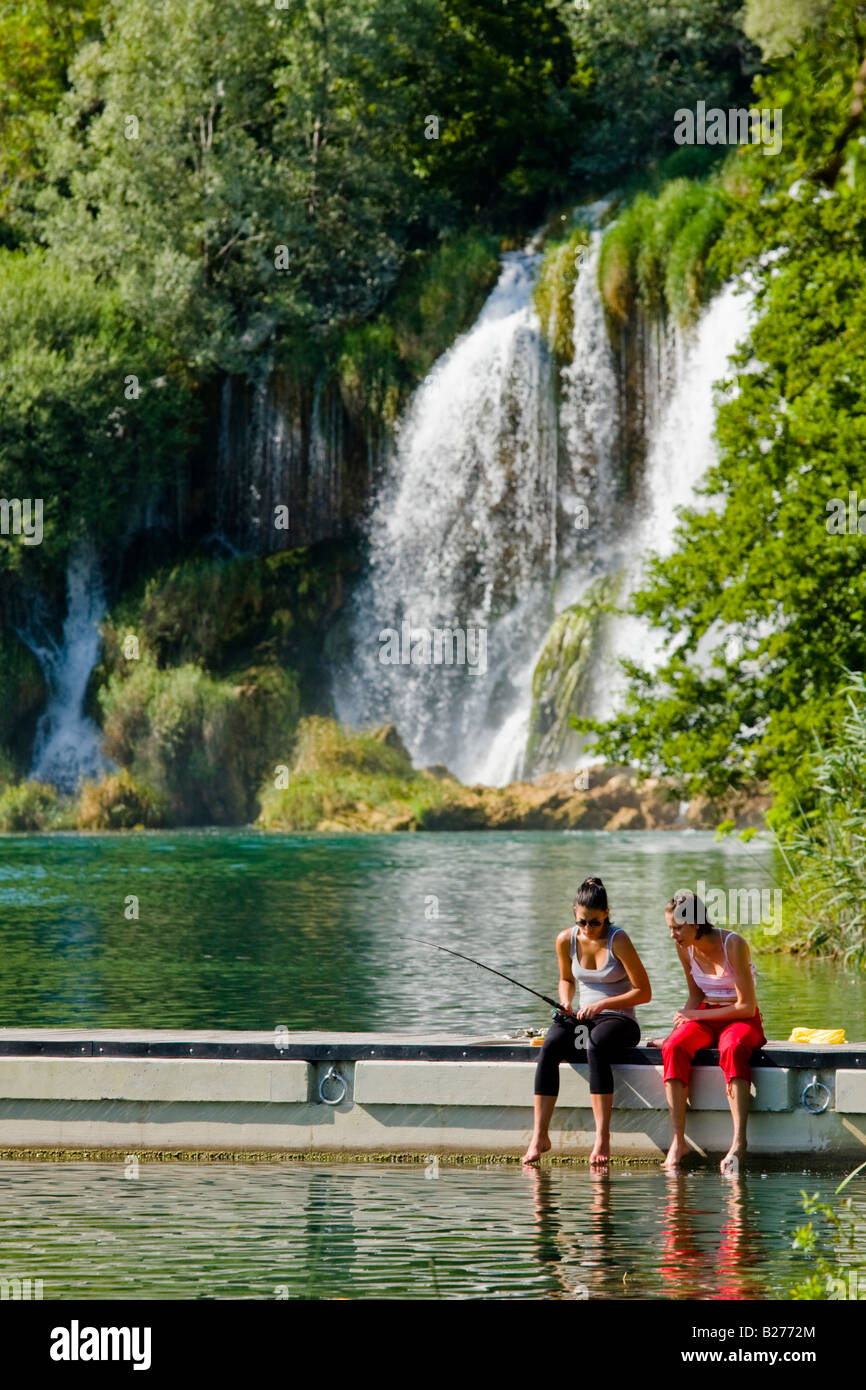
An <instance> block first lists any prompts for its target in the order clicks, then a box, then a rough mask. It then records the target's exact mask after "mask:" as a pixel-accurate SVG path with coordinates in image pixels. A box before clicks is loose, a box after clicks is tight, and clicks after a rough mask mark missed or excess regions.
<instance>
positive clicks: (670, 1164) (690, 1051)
mask: <svg viewBox="0 0 866 1390" xmlns="http://www.w3.org/2000/svg"><path fill="white" fill-rule="evenodd" d="M715 1040H716V1039H715V1034H714V1032H713V1030H712V1029H711V1028H706V1027H704V1025H703V1024H702V1023H696V1022H695V1021H694V1020H693V1019H690V1020H689V1021H688V1023H681V1024H680V1025H679V1027H678V1028H675V1029H674V1031H673V1032H672V1033H671V1034H670V1036H669V1037H667V1038H665V1040H664V1042H663V1043H662V1057H663V1058H664V1064H665V1065H664V1078H665V1096H666V1097H667V1102H668V1113H669V1114H670V1119H671V1131H672V1134H673V1138H672V1139H671V1146H670V1148H669V1149H668V1152H667V1157H666V1158H665V1161H664V1163H663V1164H662V1167H663V1168H667V1169H669V1170H670V1171H675V1170H676V1169H677V1168H678V1167H679V1166H680V1164H681V1163H682V1161H683V1159H684V1158H685V1157H686V1155H687V1154H688V1153H689V1152H690V1150H689V1146H688V1144H687V1143H686V1101H687V1100H688V1085H689V1076H690V1074H691V1069H692V1058H693V1057H694V1055H695V1053H696V1052H698V1051H700V1049H701V1048H702V1047H711V1046H712V1044H713V1043H714V1042H715Z"/></svg>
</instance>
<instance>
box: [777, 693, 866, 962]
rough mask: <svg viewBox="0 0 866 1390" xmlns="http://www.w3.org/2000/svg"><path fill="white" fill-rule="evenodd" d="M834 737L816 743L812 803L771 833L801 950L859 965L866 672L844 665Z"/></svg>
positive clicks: (863, 921) (864, 930) (865, 836)
mask: <svg viewBox="0 0 866 1390" xmlns="http://www.w3.org/2000/svg"><path fill="white" fill-rule="evenodd" d="M847 675H848V679H849V685H848V686H847V687H846V688H845V691H844V692H843V693H845V694H847V697H848V713H847V715H846V717H845V718H844V720H843V722H842V727H841V730H840V736H839V739H838V741H837V742H836V743H835V744H833V746H832V747H830V748H827V749H822V748H820V747H819V749H818V752H817V754H816V756H815V759H814V778H815V784H816V786H817V789H818V796H819V804H818V809H817V811H815V812H812V813H811V814H809V815H807V814H805V813H802V814H801V815H800V816H799V818H794V819H793V820H792V821H791V822H790V824H789V825H787V826H786V827H785V828H784V829H780V830H779V831H778V832H777V840H778V844H779V848H780V850H781V851H782V854H783V856H784V858H785V862H786V865H787V867H788V872H789V880H788V883H787V884H786V886H785V889H784V894H785V897H784V901H785V926H786V929H787V931H788V933H789V934H790V936H791V938H792V944H793V945H795V946H799V947H800V949H801V950H803V951H804V952H809V953H812V954H820V955H829V956H838V957H840V958H841V959H842V961H843V963H844V964H845V965H857V966H860V967H861V968H866V673H863V672H855V671H848V673H847Z"/></svg>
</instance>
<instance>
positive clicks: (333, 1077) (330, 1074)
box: [319, 1066, 349, 1105]
mask: <svg viewBox="0 0 866 1390" xmlns="http://www.w3.org/2000/svg"><path fill="white" fill-rule="evenodd" d="M329 1081H336V1082H337V1083H338V1085H339V1086H341V1087H342V1090H341V1091H340V1094H339V1095H338V1096H335V1097H334V1098H333V1099H331V1098H330V1097H328V1096H326V1095H325V1087H326V1086H327V1084H328V1082H329ZM348 1089H349V1085H348V1082H347V1081H346V1079H345V1077H343V1076H341V1075H340V1073H339V1072H338V1071H337V1069H336V1067H333V1066H331V1067H328V1070H327V1071H326V1072H325V1075H324V1076H323V1077H322V1079H321V1081H320V1082H319V1100H321V1101H323V1102H324V1103H325V1105H339V1104H340V1101H341V1100H345V1099H346V1092H347V1091H348Z"/></svg>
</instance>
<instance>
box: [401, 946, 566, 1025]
mask: <svg viewBox="0 0 866 1390" xmlns="http://www.w3.org/2000/svg"><path fill="white" fill-rule="evenodd" d="M412 939H413V941H420V942H421V944H422V946H432V947H433V949H434V951H445V952H446V953H447V954H448V955H449V956H459V958H460V959H461V960H468V962H469V964H470V965H477V966H478V968H479V970H489V971H490V974H491V975H498V976H499V978H500V980H507V981H508V983H509V984H510V985H517V988H518V989H525V990H526V992H527V994H534V995H535V997H536V999H543V1000H544V1002H545V1004H552V1005H553V1007H554V1008H555V1009H556V1013H557V1014H558V1015H561V1016H562V1018H563V1019H568V1018H569V1017H570V1016H569V1015H568V1014H567V1013H566V1011H565V1009H564V1007H563V1005H562V1004H561V1003H560V1001H559V1000H558V999H551V997H550V995H549V994H539V992H538V990H537V989H532V988H531V987H530V986H529V985H524V984H521V982H520V980H515V979H513V978H512V976H511V975H506V974H505V973H504V972H503V971H502V970H494V969H493V966H492V965H485V964H484V962H483V960H475V959H473V957H472V956H464V954H463V952H462V951H452V950H451V948H450V946H440V945H439V943H438V941H428V940H427V939H426V937H423V936H414V935H413V938H412Z"/></svg>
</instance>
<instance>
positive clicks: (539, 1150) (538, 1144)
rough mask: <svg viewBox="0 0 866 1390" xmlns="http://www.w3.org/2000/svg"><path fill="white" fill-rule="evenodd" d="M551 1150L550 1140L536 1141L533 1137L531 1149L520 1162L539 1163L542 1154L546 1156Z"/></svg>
mask: <svg viewBox="0 0 866 1390" xmlns="http://www.w3.org/2000/svg"><path fill="white" fill-rule="evenodd" d="M549 1148H550V1140H549V1139H536V1138H535V1136H534V1135H533V1137H532V1139H531V1141H530V1144H529V1148H528V1149H527V1150H526V1153H525V1154H524V1155H523V1157H522V1159H521V1160H520V1162H521V1163H537V1162H538V1160H539V1159H540V1158H541V1155H542V1154H546V1153H547V1150H548V1149H549Z"/></svg>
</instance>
